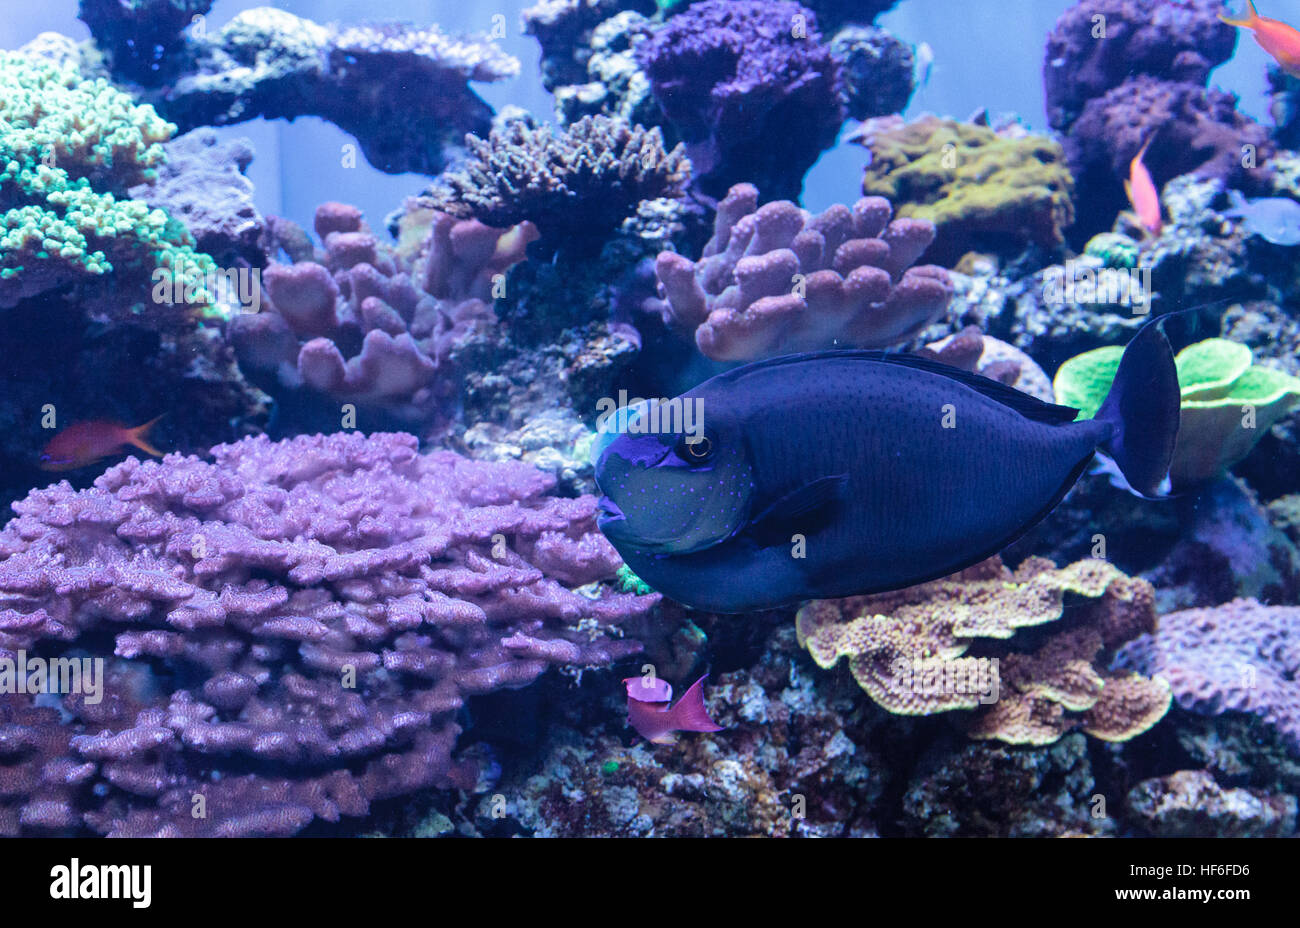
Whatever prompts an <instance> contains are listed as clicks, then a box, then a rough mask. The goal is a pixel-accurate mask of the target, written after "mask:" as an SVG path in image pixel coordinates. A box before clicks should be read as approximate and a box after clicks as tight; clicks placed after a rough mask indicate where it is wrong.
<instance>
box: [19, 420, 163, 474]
mask: <svg viewBox="0 0 1300 928" xmlns="http://www.w3.org/2000/svg"><path fill="white" fill-rule="evenodd" d="M161 418H162V416H159V417H158V419H161ZM158 419H151V420H149V421H148V422H146V423H145V424H144V425H137V426H136V427H135V428H129V427H127V426H125V425H121V424H119V423H117V422H102V421H94V422H77V423H75V424H73V425H70V426H68V427H67V428H66V429H64V430H63V431H62V432H60V433H59V434H57V435H55V436H54V437H53V438H51V439H50V443H49V444H48V445H46V446H45V450H44V451H43V452H42V453H41V459H40V463H39V465H38V466H39V467H40V468H41V470H49V471H65V470H77V469H78V468H81V467H85V466H87V465H88V464H94V463H95V462H96V461H98V460H100V459H101V458H106V457H108V456H109V455H111V454H117V453H118V452H120V451H122V450H123V449H125V448H126V447H127V446H128V445H134V446H135V447H137V448H139V449H140V450H141V451H144V452H146V453H148V454H152V455H154V456H155V457H162V452H161V451H159V450H158V449H157V448H155V447H154V446H153V445H151V444H149V442H148V441H146V440H145V435H146V434H147V433H148V432H149V429H151V428H153V425H154V423H155V422H157V421H158Z"/></svg>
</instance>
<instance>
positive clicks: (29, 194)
mask: <svg viewBox="0 0 1300 928" xmlns="http://www.w3.org/2000/svg"><path fill="white" fill-rule="evenodd" d="M175 128H176V127H175V126H173V125H172V124H170V123H168V122H166V121H165V120H163V119H161V118H160V117H159V116H158V114H157V113H155V112H154V110H153V107H151V106H136V105H135V104H134V103H133V102H132V101H131V98H130V97H128V96H126V95H125V94H123V93H121V92H120V91H117V90H116V89H114V88H113V87H112V86H111V85H110V84H108V83H107V82H106V81H103V80H99V79H95V80H87V79H85V78H83V77H82V76H81V74H80V73H79V72H78V71H77V70H76V69H75V68H73V67H71V66H66V67H59V66H56V65H54V64H52V63H50V62H47V61H42V60H39V59H35V58H31V57H28V56H27V55H23V54H19V53H17V52H0V204H3V205H4V206H5V207H6V209H5V211H4V212H3V213H0V307H8V306H13V305H15V304H16V303H17V302H18V301H20V300H22V299H26V298H28V297H32V296H35V295H37V294H40V293H43V292H46V291H48V290H51V289H55V288H57V287H61V286H63V285H65V284H68V283H72V282H75V281H81V280H86V279H88V278H89V279H94V278H103V277H105V276H106V275H108V274H110V273H113V272H115V271H116V272H118V273H119V275H120V276H119V278H118V280H117V281H116V283H117V285H118V289H119V290H120V291H123V292H126V293H128V294H129V293H130V292H131V288H132V287H136V288H138V290H139V300H138V301H136V306H142V305H143V304H144V303H145V302H146V299H147V298H148V296H149V289H148V287H149V281H150V279H151V275H152V273H153V271H154V270H155V269H156V268H159V267H163V268H178V269H184V270H185V271H187V272H192V273H197V274H207V273H209V272H211V271H215V270H216V265H215V263H214V262H213V261H212V259H211V258H209V257H208V256H207V255H203V254H199V253H197V252H195V251H194V250H193V247H192V246H193V244H194V242H193V239H192V238H191V237H190V235H189V233H188V232H187V231H186V230H185V229H184V227H183V226H181V225H180V224H179V223H177V222H175V221H174V220H172V219H171V218H170V217H168V215H167V214H166V213H165V212H163V211H162V210H159V209H152V208H151V207H149V206H148V205H147V204H145V203H143V202H140V201H138V200H131V199H127V198H125V196H124V194H125V190H126V189H127V187H129V186H131V185H132V184H138V183H142V182H145V181H148V180H150V179H152V178H153V177H154V176H155V174H156V168H157V166H158V165H159V164H161V163H162V162H163V161H164V160H165V159H166V155H165V153H164V151H163V149H162V144H161V143H162V142H164V141H166V140H167V139H168V138H170V137H171V135H172V133H173V132H174V131H175ZM200 300H201V303H202V308H203V311H204V312H205V313H206V312H208V311H210V309H211V306H210V301H208V300H206V299H205V298H203V297H201V298H200ZM122 302H124V303H127V304H128V305H129V304H130V303H131V302H132V301H131V300H130V298H129V296H128V298H127V299H126V300H124V301H122Z"/></svg>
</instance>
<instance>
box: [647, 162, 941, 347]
mask: <svg viewBox="0 0 1300 928" xmlns="http://www.w3.org/2000/svg"><path fill="white" fill-rule="evenodd" d="M892 215H893V210H892V208H891V207H890V205H889V201H888V200H884V199H882V198H880V197H865V198H863V199H861V200H859V201H858V202H857V203H855V204H854V205H853V207H852V208H851V209H850V208H849V207H847V206H844V205H842V204H836V205H834V206H832V207H831V208H830V209H828V210H826V211H825V212H823V213H821V214H820V215H817V216H811V215H809V214H808V213H807V212H805V211H804V210H802V209H800V208H799V207H798V206H797V205H796V204H794V203H791V202H790V201H788V200H777V201H774V202H772V203H767V204H765V205H764V206H762V207H759V206H758V190H757V188H755V187H754V186H753V185H752V184H737V185H735V186H734V187H732V188H731V190H730V191H729V192H728V193H727V196H726V197H725V198H723V200H722V201H721V202H719V204H718V213H717V218H716V219H715V220H714V232H713V237H712V238H711V239H710V240H709V242H708V244H707V245H705V247H704V254H703V256H702V257H701V258H700V260H698V261H691V260H690V259H689V258H686V257H685V256H683V255H679V254H676V253H675V252H667V251H666V252H663V253H662V254H660V255H659V259H658V261H657V262H656V265H655V272H656V274H657V275H658V277H659V284H660V292H661V295H662V296H663V297H664V298H665V300H666V303H667V311H666V317H667V319H668V321H669V322H671V323H672V324H673V325H675V326H676V327H678V328H680V329H685V330H692V331H694V333H695V342H696V344H697V345H698V346H699V349H700V351H701V352H703V353H704V354H705V355H706V356H707V357H709V358H712V359H713V360H715V361H751V360H755V359H758V358H764V357H771V356H773V355H777V354H788V353H791V352H796V351H813V350H817V349H820V348H832V347H854V348H883V347H887V346H890V345H897V344H899V343H901V342H903V341H906V340H907V339H909V338H911V337H912V336H914V335H916V334H917V333H918V332H920V330H921V329H923V328H924V327H925V326H927V325H929V324H930V323H931V322H934V321H935V320H936V319H937V318H938V317H939V316H941V315H942V314H943V312H944V310H946V309H947V308H948V303H949V302H950V300H951V299H952V292H953V291H952V282H951V281H950V280H949V277H948V274H947V272H946V271H944V270H943V269H942V268H938V267H931V266H928V265H922V266H919V267H912V266H911V265H912V263H913V262H914V261H916V259H917V258H919V257H920V256H921V253H922V252H924V251H925V250H926V248H927V247H928V246H929V245H930V243H931V242H932V241H933V240H934V226H933V224H931V223H929V222H924V221H920V220H914V219H893V220H892V221H891V218H892Z"/></svg>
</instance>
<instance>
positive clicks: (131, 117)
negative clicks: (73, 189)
mask: <svg viewBox="0 0 1300 928" xmlns="http://www.w3.org/2000/svg"><path fill="white" fill-rule="evenodd" d="M175 131H176V127H175V126H174V125H172V124H171V123H169V122H167V121H166V120H165V119H163V118H162V117H160V116H159V115H158V114H157V112H155V111H154V108H153V107H152V106H148V105H145V106H137V105H136V104H135V102H134V101H132V99H131V98H130V97H128V96H127V95H126V94H124V93H122V92H121V91H119V90H117V89H115V88H114V87H113V85H112V84H110V83H108V81H105V80H103V79H100V78H95V79H93V80H91V79H86V78H85V77H83V76H82V75H81V73H80V72H79V71H78V70H77V69H76V68H75V67H74V66H72V65H71V64H68V65H63V66H59V65H55V64H53V63H51V62H48V61H44V60H42V59H39V58H34V57H30V56H28V55H24V54H22V53H20V52H0V139H2V140H3V141H2V144H3V145H4V147H5V148H7V149H8V151H9V154H10V155H11V156H13V157H17V158H18V159H20V160H24V159H25V160H31V161H37V160H39V161H42V162H43V163H45V164H47V165H49V166H51V167H59V168H62V169H64V170H65V171H67V172H68V176H69V177H73V178H79V177H85V178H87V179H90V180H91V181H92V182H93V183H94V184H95V186H97V187H101V188H104V189H109V190H114V191H119V192H120V191H123V190H125V189H126V188H127V187H129V186H131V185H132V184H138V183H140V182H142V181H145V180H150V179H151V178H152V177H153V176H154V169H155V168H157V167H158V165H160V164H162V163H163V161H164V160H165V159H166V155H165V154H164V152H163V149H162V143H163V142H165V141H167V140H168V139H169V138H171V137H172V135H173V133H175Z"/></svg>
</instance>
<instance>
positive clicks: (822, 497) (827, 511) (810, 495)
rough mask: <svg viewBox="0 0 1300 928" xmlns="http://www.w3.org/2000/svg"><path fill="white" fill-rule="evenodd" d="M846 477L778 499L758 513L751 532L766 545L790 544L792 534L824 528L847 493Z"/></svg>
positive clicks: (821, 481)
mask: <svg viewBox="0 0 1300 928" xmlns="http://www.w3.org/2000/svg"><path fill="white" fill-rule="evenodd" d="M848 485H849V477H848V475H847V474H836V475H834V476H831V477H822V478H820V479H818V480H814V481H813V482H812V483H809V484H806V485H804V486H802V487H799V489H797V490H794V491H793V492H791V493H787V494H786V495H785V496H783V497H781V498H780V499H778V500H777V501H776V502H775V503H773V504H772V505H771V506H768V507H767V509H765V510H763V511H762V512H761V513H759V515H758V517H757V518H755V519H754V520H753V522H752V523H751V532H752V533H753V534H754V535H755V537H756V538H757V539H758V540H759V541H760V542H762V543H765V544H789V543H790V539H791V537H792V536H793V535H809V534H811V533H813V532H816V531H817V530H818V529H820V528H822V526H823V525H824V524H825V522H826V520H827V518H828V517H829V516H830V515H831V512H832V510H833V509H834V508H835V507H836V506H837V505H838V504H839V503H840V502H841V501H842V500H843V499H844V495H845V493H846V492H847V490H848Z"/></svg>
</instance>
